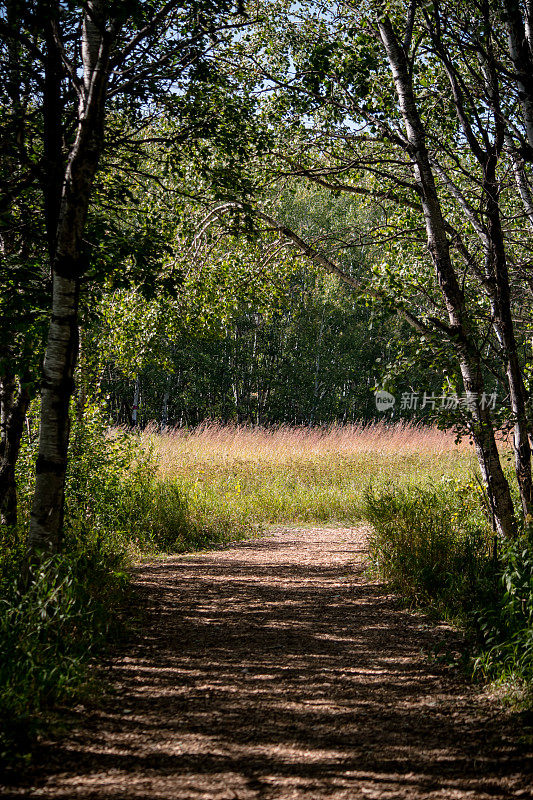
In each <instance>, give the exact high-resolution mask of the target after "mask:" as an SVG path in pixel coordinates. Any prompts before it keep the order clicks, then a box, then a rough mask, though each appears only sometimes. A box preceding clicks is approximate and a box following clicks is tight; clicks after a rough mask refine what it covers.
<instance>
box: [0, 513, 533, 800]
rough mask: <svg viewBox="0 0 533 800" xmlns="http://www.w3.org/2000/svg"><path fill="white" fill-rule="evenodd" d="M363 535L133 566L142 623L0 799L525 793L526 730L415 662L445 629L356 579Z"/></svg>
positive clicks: (317, 533) (296, 538)
mask: <svg viewBox="0 0 533 800" xmlns="http://www.w3.org/2000/svg"><path fill="white" fill-rule="evenodd" d="M364 547H365V531H364V529H362V528H289V529H286V528H285V529H281V528H280V529H276V530H274V531H272V532H270V533H269V535H268V536H267V537H266V538H262V539H253V540H251V541H247V542H245V543H240V544H237V545H234V546H231V547H228V548H225V549H223V550H218V551H210V552H206V553H201V554H193V555H185V556H179V557H172V558H168V559H165V560H158V561H153V562H150V563H147V564H144V565H142V566H141V567H139V568H138V569H137V570H136V577H135V581H136V586H137V597H138V599H139V602H140V604H141V605H142V607H143V624H142V629H140V630H138V631H137V633H136V634H135V636H132V639H131V640H130V641H129V642H125V643H123V644H122V645H120V648H119V649H117V650H116V651H115V652H114V654H113V655H112V657H110V659H109V662H108V664H106V665H105V666H104V668H103V671H104V675H103V678H104V682H107V681H109V683H110V690H111V691H110V692H108V693H106V695H105V697H103V699H102V700H101V702H98V704H97V705H96V707H95V706H91V707H86V708H84V707H79V708H78V709H77V710H76V714H77V722H78V725H77V727H76V728H75V730H74V731H73V733H72V734H69V735H68V736H67V737H66V738H65V739H64V740H63V741H62V742H61V743H60V744H59V745H57V744H53V743H48V744H47V743H43V744H42V746H41V749H40V752H39V753H38V755H37V762H36V766H35V773H34V775H33V778H32V787H33V788H32V789H28V788H27V787H26V788H24V787H23V786H19V788H18V789H16V788H15V787H11V788H9V789H7V787H6V792H5V793H4V795H2V796H4V797H20V796H27V797H34V796H35V797H44V798H98V799H99V800H100V799H101V800H104V798H105V799H106V800H107V799H108V798H109V800H111V798H113V800H115V799H116V798H124V800H125V799H126V798H150V799H153V800H159V799H160V798H161V799H162V798H165V800H293V799H294V800H300V798H306V799H308V800H322V799H323V798H324V799H325V798H328V800H345V799H346V800H348V799H349V800H355V799H356V798H357V799H358V798H387V799H389V798H409V799H411V798H412V799H413V800H415V799H416V800H418V798H441V799H442V800H456V799H457V798H461V800H462V799H463V798H465V799H466V798H469V800H474V799H475V800H481V799H482V798H483V800H485V798H486V799H487V800H488V799H489V798H490V799H491V800H495V798H502V800H503V798H506V799H507V798H515V797H516V798H519V797H520V798H530V797H533V791H532V787H531V783H532V779H533V746H532V739H531V728H530V729H529V736H527V737H526V739H525V740H524V737H523V736H522V744H520V739H521V733H520V728H519V725H517V721H516V719H513V717H512V716H510V715H508V714H507V713H506V712H504V711H503V710H502V709H501V708H498V706H497V705H496V704H494V703H491V702H490V701H489V700H488V698H487V697H486V696H484V695H483V694H482V693H478V692H476V690H475V688H473V687H471V686H468V684H467V683H466V681H465V680H464V679H463V678H462V677H461V675H460V673H459V671H458V670H456V669H453V668H449V667H447V666H446V665H444V664H441V663H436V662H435V661H432V660H431V659H428V652H430V651H431V650H432V648H433V649H434V648H435V647H436V646H438V645H439V643H443V642H445V643H446V647H447V648H448V649H449V650H450V651H453V650H454V648H456V647H457V644H458V637H457V634H454V632H453V631H451V630H450V629H449V628H448V627H447V626H445V625H434V624H431V623H429V622H428V621H427V619H425V618H424V617H423V616H422V615H419V614H413V613H409V612H407V611H405V610H402V609H400V608H399V607H398V604H397V602H396V601H395V599H394V598H393V597H392V596H391V595H390V594H388V593H387V591H386V589H385V588H384V587H383V586H382V585H380V584H378V583H373V582H371V581H369V580H368V578H367V577H366V576H365V574H364ZM524 742H529V745H528V744H527V743H524ZM0 794H1V793H0Z"/></svg>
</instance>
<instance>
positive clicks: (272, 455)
mask: <svg viewBox="0 0 533 800" xmlns="http://www.w3.org/2000/svg"><path fill="white" fill-rule="evenodd" d="M147 436H148V437H149V440H150V442H151V443H152V445H153V447H154V451H155V455H156V459H157V462H158V465H159V474H160V475H161V476H162V477H163V478H165V479H169V478H171V479H175V480H178V481H179V483H180V485H181V486H182V487H183V488H184V491H185V492H186V493H187V495H188V496H189V497H190V498H192V500H193V502H194V503H195V504H198V505H199V506H200V507H204V508H208V507H219V508H221V509H225V510H227V511H228V512H231V513H232V514H237V515H238V516H239V517H243V518H245V519H248V520H251V521H254V522H256V523H266V524H273V523H288V524H290V523H295V522H308V523H311V522H321V523H322V522H336V521H349V522H355V521H358V520H361V519H363V518H364V517H365V513H366V512H365V492H366V490H367V488H368V487H369V486H370V485H373V486H374V487H375V488H376V489H383V490H385V489H387V488H390V487H392V486H394V487H396V488H401V487H402V486H403V485H406V484H407V483H409V482H411V481H412V480H413V477H416V480H417V481H418V482H419V483H420V484H421V485H425V484H428V483H431V482H433V481H435V480H438V479H439V478H441V477H443V476H446V475H448V476H449V475H454V476H456V477H458V478H459V479H461V480H462V479H464V480H465V481H467V480H468V479H469V475H470V473H471V469H472V458H473V456H472V452H471V449H470V447H469V445H468V444H466V443H463V444H461V445H459V446H458V445H456V444H455V441H454V437H453V435H452V434H450V433H446V432H443V431H439V430H437V429H433V428H427V427H423V426H417V425H410V424H406V423H398V424H395V425H385V424H379V423H375V424H371V425H347V426H333V427H329V428H311V429H310V428H291V427H283V426H281V427H276V428H258V427H247V426H221V425H217V424H213V423H210V424H207V425H203V426H201V427H199V428H196V429H193V430H180V429H176V430H169V431H167V432H166V433H164V434H155V433H153V432H152V433H148V434H147Z"/></svg>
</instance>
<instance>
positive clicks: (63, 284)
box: [1, 0, 244, 554]
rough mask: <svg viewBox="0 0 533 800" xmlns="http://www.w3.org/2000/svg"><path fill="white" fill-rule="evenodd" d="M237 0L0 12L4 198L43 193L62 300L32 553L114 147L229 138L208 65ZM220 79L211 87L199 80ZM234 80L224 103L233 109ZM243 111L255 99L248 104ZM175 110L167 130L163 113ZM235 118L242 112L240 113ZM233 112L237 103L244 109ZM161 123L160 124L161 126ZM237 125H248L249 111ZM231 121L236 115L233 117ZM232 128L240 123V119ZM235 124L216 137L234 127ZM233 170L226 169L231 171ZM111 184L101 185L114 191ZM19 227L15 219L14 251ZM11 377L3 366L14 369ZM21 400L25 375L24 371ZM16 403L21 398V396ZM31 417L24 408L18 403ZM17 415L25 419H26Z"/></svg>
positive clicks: (59, 462)
mask: <svg viewBox="0 0 533 800" xmlns="http://www.w3.org/2000/svg"><path fill="white" fill-rule="evenodd" d="M236 10H237V9H234V8H233V6H232V5H231V3H226V2H221V3H216V2H214V3H212V2H209V0H208V1H207V2H205V3H202V2H198V3H193V4H186V5H185V6H183V5H181V4H180V3H176V2H167V3H158V4H153V5H149V6H148V5H146V4H144V3H140V2H139V3H131V2H120V1H118V2H115V3H111V4H109V3H103V2H99V0H94V1H92V0H91V2H87V3H80V4H64V3H61V2H55V3H40V2H36V3H32V4H26V3H20V2H18V0H13V2H10V3H8V4H7V6H6V8H5V14H4V15H3V17H2V19H1V33H2V37H3V38H2V48H3V50H2V68H3V71H4V78H5V81H4V85H5V87H6V88H5V96H4V98H3V111H4V116H3V122H4V129H3V135H4V139H5V140H6V141H10V146H9V147H8V151H7V158H6V161H5V169H6V171H9V172H11V173H12V175H14V177H13V176H10V178H9V179H8V181H7V184H6V190H5V195H4V198H3V203H4V206H5V207H6V208H10V209H12V208H13V207H14V206H15V204H16V202H17V201H18V200H19V198H20V197H22V196H24V193H28V192H29V191H31V192H32V198H33V197H35V199H34V200H33V202H34V203H35V205H36V206H37V209H38V213H41V214H42V217H41V218H40V220H39V223H40V231H39V234H40V237H41V240H42V241H41V243H40V244H41V254H43V250H44V245H46V250H47V253H48V260H49V263H50V269H51V283H52V289H51V291H52V307H51V314H50V317H49V329H48V335H47V343H46V349H45V356H44V368H43V369H44V372H43V381H42V391H41V426H40V447H39V457H38V460H37V465H36V474H37V477H36V486H35V499H34V505H33V511H32V520H31V525H30V532H29V548H30V552H31V553H33V554H37V553H38V552H42V551H47V550H57V549H58V547H59V539H60V532H61V524H62V508H63V492H64V481H65V469H66V458H67V447H68V439H69V403H70V398H71V396H72V391H73V375H74V368H75V363H76V357H77V352H78V309H79V295H80V284H81V281H82V279H83V277H84V276H85V275H86V274H87V273H88V271H89V269H90V262H91V259H90V252H89V250H90V248H88V247H87V241H86V234H87V224H88V215H89V210H90V206H91V201H92V199H93V197H94V193H95V179H96V175H97V172H98V169H99V168H101V167H102V166H103V164H104V156H105V154H107V155H108V158H109V157H111V158H113V159H115V165H116V167H117V168H118V169H119V171H120V169H121V168H122V169H124V170H126V171H127V170H128V169H129V170H133V171H135V169H136V167H137V166H138V159H139V154H143V159H144V164H143V166H145V164H146V157H145V155H144V154H145V149H146V147H147V146H148V145H150V146H152V149H153V148H154V147H156V149H157V146H158V147H159V151H160V152H163V153H164V152H165V151H167V152H168V151H170V152H171V153H175V152H176V150H177V148H179V147H183V146H184V144H189V145H190V142H191V141H194V140H197V139H199V138H206V137H207V138H209V137H211V138H214V139H216V138H217V136H219V134H220V131H219V128H224V125H223V124H220V123H221V121H222V120H223V119H224V112H222V113H221V115H220V119H214V118H213V114H214V112H215V108H216V101H217V97H218V98H219V97H220V94H221V93H224V92H225V89H226V88H227V87H226V86H225V85H223V82H221V81H220V80H219V79H218V76H217V74H216V70H215V69H214V68H213V67H212V64H211V63H210V59H209V54H210V51H211V50H212V46H213V44H212V43H213V41H215V40H216V39H217V37H219V36H223V34H224V31H227V30H230V29H233V28H235V27H238V26H239V25H240V24H242V19H240V18H238V17H237V18H236V17H235V15H234V12H235V11H236ZM207 80H209V95H208V96H205V94H203V93H202V88H201V87H202V86H204V85H205V83H206V81H207ZM230 93H231V92H230V91H228V92H226V93H225V94H226V100H227V102H226V106H225V107H226V108H230V107H231V101H230V99H229V98H230ZM240 111H241V115H242V114H243V112H244V109H240ZM169 115H172V120H173V125H172V127H171V128H169V127H168V126H167V124H166V122H165V120H168V119H169ZM229 116H230V118H231V116H232V115H229ZM233 118H234V115H233ZM158 123H159V124H158ZM239 124H242V123H241V122H240V121H239ZM230 127H231V125H230ZM234 127H235V126H234ZM227 136H228V130H227V128H226V129H224V130H223V132H222V134H221V135H220V136H219V138H220V139H221V140H223V139H224V137H226V138H227ZM226 180H227V178H226ZM112 199H113V198H112V197H110V196H109V193H108V194H107V196H106V193H105V192H104V195H103V196H101V197H100V201H101V202H102V201H103V202H107V203H109V202H112ZM14 232H16V227H15V226H14V225H13V224H12V221H11V217H10V218H9V219H8V222H7V225H6V226H5V230H4V232H3V241H4V250H6V249H8V248H9V247H12V246H13V244H12V243H9V244H6V243H7V242H8V240H9V238H10V236H9V234H13V233H14ZM11 361H13V359H12V354H11V353H10V352H7V353H6V357H5V363H6V366H5V368H4V369H3V370H2V373H3V392H2V396H3V408H4V407H5V408H4V410H3V419H4V417H5V420H6V424H5V426H3V428H5V436H4V441H5V445H3V458H4V461H6V459H7V460H9V461H10V462H12V460H13V453H14V452H15V449H16V448H15V449H14V448H13V447H11V445H9V446H8V444H9V441H10V435H9V433H8V430H7V428H9V430H10V431H11V432H12V433H13V432H15V433H16V434H17V435H18V428H17V426H16V425H15V422H14V421H13V424H11V420H12V417H13V414H12V413H11V411H10V409H11V406H13V402H12V401H11V400H10V397H11V388H10V386H11V383H12V374H13V373H14V370H13V368H12V364H11V363H10V362H11ZM4 376H5V377H4ZM19 383H20V387H19V399H22V397H23V395H24V393H25V390H24V389H23V383H24V377H23V376H20V377H19ZM17 402H18V401H17ZM19 416H20V415H19ZM19 427H20V426H19Z"/></svg>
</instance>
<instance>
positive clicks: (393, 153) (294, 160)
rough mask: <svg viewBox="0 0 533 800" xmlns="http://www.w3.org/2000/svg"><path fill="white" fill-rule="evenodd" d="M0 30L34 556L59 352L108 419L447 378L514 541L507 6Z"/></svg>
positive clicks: (274, 7) (2, 498)
mask: <svg viewBox="0 0 533 800" xmlns="http://www.w3.org/2000/svg"><path fill="white" fill-rule="evenodd" d="M0 35H1V37H2V42H1V60H0V70H1V71H2V73H3V76H4V79H5V80H4V81H3V88H2V90H1V91H2V95H1V107H2V114H1V116H0V136H1V141H2V145H3V149H4V157H3V160H2V164H1V169H2V177H3V190H2V195H1V197H0V209H1V212H2V216H1V218H0V235H1V244H2V263H3V269H2V276H1V282H0V304H1V310H2V322H1V325H2V331H1V333H2V350H1V352H0V380H1V386H0V388H1V392H0V405H1V410H2V426H1V427H2V440H1V442H2V443H1V446H0V511H1V514H2V519H3V520H4V521H5V522H8V523H10V524H12V523H13V522H14V521H15V517H16V494H15V486H14V464H15V461H16V457H17V450H18V443H19V442H20V437H21V435H22V429H23V424H24V418H25V414H26V411H27V408H28V404H29V403H30V401H31V398H32V396H33V395H34V394H35V392H36V386H37V379H38V375H39V370H40V359H41V357H42V356H43V354H44V373H43V374H44V379H43V383H42V400H41V411H40V413H41V427H40V437H41V438H40V452H39V458H38V461H37V480H36V490H35V501H34V507H33V514H32V522H31V527H30V534H29V537H30V538H29V541H30V550H31V552H32V553H34V554H36V553H37V552H40V551H44V550H49V549H51V550H54V549H57V548H58V547H59V543H60V532H61V514H62V506H63V492H64V481H65V469H66V459H67V446H68V438H69V406H70V404H71V399H72V395H73V391H74V378H75V375H76V369H77V370H78V373H77V376H78V377H77V382H78V386H79V396H78V413H80V414H81V413H82V412H83V405H84V397H85V396H86V395H87V393H90V392H93V393H99V396H100V397H101V398H103V397H104V396H107V397H108V399H107V408H108V411H109V412H110V417H111V419H113V420H115V421H117V420H118V421H125V422H128V423H130V422H132V421H133V420H132V408H131V406H132V401H133V392H134V385H136V386H137V387H138V389H140V395H141V404H142V413H141V417H142V420H143V421H147V420H148V419H151V418H152V419H156V420H157V421H158V422H163V424H166V423H182V424H195V423H196V422H198V421H200V420H201V419H202V418H205V417H207V416H216V417H220V418H223V419H238V420H250V421H255V422H282V421H283V422H285V421H291V422H298V423H306V424H312V423H315V422H324V421H331V420H333V419H341V420H342V419H354V418H357V417H368V416H369V415H370V414H371V413H372V395H371V391H372V390H373V389H374V388H375V387H376V385H379V384H380V383H383V381H385V382H387V381H388V383H387V385H388V386H389V388H394V385H395V386H396V388H397V389H398V391H399V392H401V391H402V389H407V388H411V389H414V390H416V391H419V392H422V391H428V392H435V393H439V392H440V393H443V392H456V393H464V394H465V396H466V398H467V404H466V408H463V409H462V415H461V416H460V418H458V419H457V420H456V422H458V423H460V424H461V425H463V426H466V428H467V429H468V431H469V433H470V435H471V436H472V439H473V441H474V443H475V447H476V452H477V455H478V461H479V466H480V470H481V473H482V475H483V478H484V481H485V484H486V486H487V491H488V496H489V498H490V504H491V509H492V514H493V517H494V523H495V526H496V528H497V529H498V530H499V532H500V533H501V534H502V535H504V536H507V537H511V536H513V535H514V534H515V532H516V530H517V524H518V520H517V513H516V509H515V508H514V507H513V503H512V499H511V491H510V487H509V484H508V481H507V478H506V477H505V475H504V470H503V468H502V464H501V461H500V457H499V455H498V449H497V446H496V439H497V430H498V428H501V427H502V426H504V427H505V426H507V427H511V428H512V429H513V437H514V454H515V473H516V479H517V483H518V487H519V492H520V502H521V512H522V514H523V515H525V516H526V517H527V516H528V515H530V514H532V512H533V481H532V470H531V435H532V413H533V412H532V410H531V401H530V396H529V387H528V380H529V378H528V372H527V363H526V362H527V358H528V355H529V345H527V344H526V343H527V341H528V337H529V333H530V326H531V314H530V312H529V306H530V298H531V293H532V287H533V284H532V282H531V279H530V275H529V270H530V264H531V247H530V244H529V241H530V234H531V227H532V226H533V195H532V189H531V161H532V156H531V154H532V152H533V123H532V119H533V111H532V109H533V88H532V87H533V84H532V82H531V78H530V74H531V64H532V63H533V55H532V52H533V51H532V43H531V19H530V16H529V5H528V4H527V3H522V2H520V0H505V2H503V3H502V2H495V0H475V1H474V2H473V3H472V4H470V5H468V6H467V5H466V4H465V3H463V2H454V1H453V0H439V2H436V3H431V4H428V3H425V2H420V0H393V2H388V3H381V2H379V1H378V0H375V1H373V2H369V3H366V4H357V3H352V2H339V3H336V4H333V5H326V6H322V5H321V4H318V3H315V2H312V0H304V2H302V3H299V4H297V5H296V6H295V5H294V4H292V3H290V2H286V1H285V0H275V1H274V0H272V1H270V0H269V1H268V2H266V0H265V2H264V3H255V4H253V7H252V5H250V7H249V8H248V7H247V6H246V4H244V5H242V6H241V5H239V4H238V5H233V4H231V3H230V2H225V1H224V2H210V1H209V0H205V2H204V1H202V2H195V3H185V4H179V3H174V2H167V3H155V4H150V5H148V4H146V3H142V2H139V3H131V2H127V3H126V2H114V3H111V4H109V3H101V2H96V0H94V2H93V1H91V2H88V3H79V4H75V3H74V4H67V3H62V2H55V3H40V2H34V3H30V4H28V3H21V2H18V0H11V1H10V2H8V3H6V4H5V13H4V14H3V15H2V16H1V17H0ZM306 260H307V262H309V261H312V262H313V266H312V268H311V269H310V270H309V271H307V272H306V269H305V266H304V264H305V262H306ZM317 270H318V272H317ZM320 270H321V271H322V272H325V273H329V277H323V276H321V272H320ZM339 281H340V282H341V283H340V284H339ZM341 284H344V287H345V288H343V289H339V286H340V285H341ZM49 296H51V298H52V309H51V314H50V309H49V299H48V298H49ZM80 297H81V299H80ZM80 308H81V314H80ZM394 313H397V314H398V318H397V319H394V318H393V314H394ZM30 316H31V323H30V321H29V318H30ZM80 322H81V323H82V347H81V357H80V361H79V365H78V367H76V363H77V358H78V351H79V327H80ZM371 325H372V333H371V334H368V330H369V329H370V326H371ZM409 326H410V329H411V333H407V331H408V328H409ZM45 341H46V345H44V342H45ZM415 362H416V367H414V366H413V364H414V363H415ZM405 364H409V365H410V374H408V375H407V374H406V370H405V369H402V367H403V366H404V365H405ZM428 370H429V371H428ZM402 372H403V374H402ZM418 376H419V377H418ZM423 376H427V377H423ZM417 381H418V382H417ZM394 382H396V384H394ZM494 387H498V390H499V407H498V409H497V410H496V413H494V410H493V409H491V408H490V407H489V405H488V404H487V402H486V397H487V395H488V394H490V393H491V392H492V391H493V389H494Z"/></svg>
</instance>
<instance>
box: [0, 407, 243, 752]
mask: <svg viewBox="0 0 533 800" xmlns="http://www.w3.org/2000/svg"><path fill="white" fill-rule="evenodd" d="M36 416H37V415H36V413H35V412H34V415H33V418H34V420H35V418H36ZM35 424H36V423H35V422H34V423H33V424H32V425H30V430H29V435H28V436H26V438H25V440H24V442H23V446H22V449H21V457H20V461H19V464H18V470H17V472H18V475H17V477H18V486H19V501H20V519H19V525H18V527H17V528H16V529H9V530H7V529H0V548H1V549H0V760H3V761H6V760H7V761H9V760H10V759H15V758H18V757H20V756H21V754H24V753H27V752H28V748H29V747H30V745H31V742H32V741H33V740H34V738H35V735H36V733H37V732H38V730H39V729H41V728H42V727H43V725H45V724H46V720H47V714H48V711H49V710H50V709H52V708H53V706H54V705H55V704H57V703H58V702H65V701H68V700H70V699H71V698H72V697H73V695H74V694H75V693H76V692H78V691H79V690H80V687H81V686H82V685H83V683H84V681H85V679H86V677H87V674H88V664H89V660H90V658H91V657H92V655H93V654H94V653H95V652H96V651H97V649H98V648H99V647H100V646H101V645H102V644H103V643H104V642H105V641H106V639H107V638H108V637H109V631H110V628H111V624H112V620H113V619H115V618H116V612H117V609H118V608H119V606H120V603H121V602H122V600H123V598H124V596H125V590H126V588H127V585H128V571H127V566H128V562H129V559H130V558H131V557H132V556H139V555H140V554H142V553H143V552H150V553H153V552H155V551H161V550H163V551H165V552H183V551H185V550H191V549H197V548H200V547H209V546H212V545H213V544H219V543H222V542H225V541H228V540H230V539H233V538H236V537H241V536H244V535H246V534H247V533H248V531H249V526H247V525H246V524H245V523H243V522H242V521H241V522H239V521H238V520H237V519H236V517H235V515H232V514H231V513H230V510H229V509H225V508H224V507H223V506H221V504H220V503H219V504H218V510H217V511H216V512H214V511H213V508H214V507H216V505H215V503H211V504H206V503H205V502H204V501H203V500H201V499H199V498H198V497H197V496H196V495H195V494H194V492H192V491H190V490H189V491H187V490H186V489H185V488H184V487H183V486H181V485H180V484H179V483H178V482H177V481H172V480H170V479H168V478H166V479H164V480H162V479H161V478H160V477H159V475H158V467H157V464H156V461H155V458H154V457H153V454H152V451H151V449H150V446H149V445H148V444H147V443H146V441H145V440H142V439H141V437H139V436H138V435H136V434H135V433H131V432H128V431H126V430H124V429H116V430H113V431H109V429H108V427H107V424H106V420H105V417H104V415H103V413H102V412H101V410H100V409H99V408H98V406H96V405H89V406H87V408H86V409H85V413H84V416H83V419H73V423H72V434H71V446H70V453H69V468H68V474H67V479H66V502H65V521H64V541H63V551H62V554H61V556H54V557H53V558H50V559H48V560H47V561H46V562H45V563H43V564H41V565H40V566H39V568H38V569H36V571H35V572H34V573H33V575H31V580H30V582H29V588H28V589H25V590H23V588H22V584H21V574H22V571H23V564H24V556H25V540H26V532H27V525H28V520H29V511H30V504H31V497H32V491H33V472H34V467H33V465H34V460H35V456H36V447H37V431H36V430H35Z"/></svg>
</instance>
